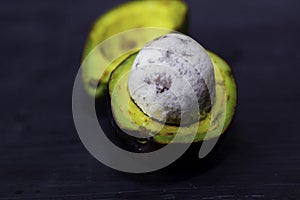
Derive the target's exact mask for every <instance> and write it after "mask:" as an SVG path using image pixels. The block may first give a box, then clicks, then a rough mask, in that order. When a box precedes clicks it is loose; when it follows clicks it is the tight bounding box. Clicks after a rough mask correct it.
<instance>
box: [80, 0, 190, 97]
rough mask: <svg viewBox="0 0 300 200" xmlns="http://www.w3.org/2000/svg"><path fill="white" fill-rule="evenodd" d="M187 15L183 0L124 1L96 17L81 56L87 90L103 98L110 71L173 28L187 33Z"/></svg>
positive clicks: (93, 95)
mask: <svg viewBox="0 0 300 200" xmlns="http://www.w3.org/2000/svg"><path fill="white" fill-rule="evenodd" d="M128 11H130V12H128ZM187 15H188V7H187V5H186V4H185V3H184V2H183V1H181V0H164V1H153V0H143V1H130V2H126V3H123V4H121V5H119V6H117V7H115V8H112V9H110V10H109V11H107V12H106V13H104V14H103V15H102V16H100V17H99V18H98V19H96V20H95V22H94V24H93V25H92V27H91V30H90V32H89V35H88V37H87V40H86V43H85V46H84V50H83V56H82V61H83V64H82V79H83V82H84V86H85V90H86V91H87V93H88V94H89V95H90V96H92V97H96V98H101V97H103V96H104V94H105V89H106V87H107V83H108V80H109V77H110V75H111V72H112V71H113V70H114V69H115V68H116V67H117V66H118V65H119V64H120V63H121V62H122V61H123V60H124V59H126V57H128V56H129V55H131V54H132V53H134V52H136V50H137V49H140V48H142V47H143V46H144V45H145V44H146V43H148V42H149V41H151V40H153V39H155V38H157V37H159V36H161V35H164V34H167V33H170V32H172V31H173V30H175V31H180V32H182V33H187ZM147 28H148V29H147ZM149 29H150V30H149ZM126 32H127V34H126ZM130 32H131V33H133V34H130ZM120 34H121V35H120ZM120 55H122V56H120ZM107 66H108V67H107Z"/></svg>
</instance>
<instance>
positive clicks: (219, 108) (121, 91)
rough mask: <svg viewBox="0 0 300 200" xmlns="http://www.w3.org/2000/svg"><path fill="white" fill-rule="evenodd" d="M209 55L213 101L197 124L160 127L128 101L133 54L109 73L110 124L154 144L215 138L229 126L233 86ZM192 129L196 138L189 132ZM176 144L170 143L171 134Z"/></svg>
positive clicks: (224, 68) (224, 69)
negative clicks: (214, 98) (213, 82)
mask: <svg viewBox="0 0 300 200" xmlns="http://www.w3.org/2000/svg"><path fill="white" fill-rule="evenodd" d="M207 53H208V55H209V56H210V58H211V60H212V63H213V66H214V70H215V80H216V101H215V103H214V104H213V106H212V109H211V110H210V111H208V113H206V114H205V116H204V117H203V118H201V120H200V121H199V122H197V123H194V124H190V125H187V126H185V127H181V131H180V132H178V129H179V128H178V127H177V126H175V125H166V124H161V123H159V122H158V121H155V120H153V119H151V118H150V117H148V116H147V115H146V114H144V113H143V112H142V111H141V110H140V109H139V107H138V106H137V105H136V104H135V103H134V102H133V101H132V99H131V98H130V95H129V93H128V88H127V82H128V77H129V72H130V69H131V66H132V64H133V62H134V59H135V57H136V55H137V53H135V54H133V55H131V56H129V57H128V58H127V59H125V60H124V61H123V62H122V63H121V64H120V65H119V66H117V68H116V69H115V70H114V71H113V72H112V74H111V76H110V79H109V84H108V96H109V101H110V102H109V103H110V109H111V113H112V116H111V117H112V118H113V119H112V121H113V122H114V124H115V125H116V126H117V127H118V129H120V130H122V131H123V132H124V133H128V132H131V133H134V134H135V135H138V136H139V135H140V137H145V136H146V137H150V138H151V141H152V142H154V143H157V144H162V145H164V144H169V143H187V142H189V141H191V137H193V138H192V141H193V142H200V141H203V140H209V139H213V138H216V137H219V136H220V135H221V134H223V133H224V132H225V130H226V129H227V128H228V127H229V125H230V123H231V121H232V119H233V116H234V113H235V107H236V101H237V92H236V83H235V80H234V77H233V74H232V72H231V69H230V67H229V65H228V64H227V63H226V62H225V61H224V60H222V59H221V58H220V57H219V56H217V55H216V54H214V53H212V52H209V51H207ZM195 130H196V132H197V133H196V136H195V135H193V134H192V133H193V131H194V132H195ZM176 134H178V137H176V138H177V139H176V141H174V140H173V139H174V137H175V135H176Z"/></svg>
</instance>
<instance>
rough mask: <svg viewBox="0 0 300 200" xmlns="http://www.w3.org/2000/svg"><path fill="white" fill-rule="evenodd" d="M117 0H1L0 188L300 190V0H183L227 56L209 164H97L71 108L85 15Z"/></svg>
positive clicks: (11, 194)
mask: <svg viewBox="0 0 300 200" xmlns="http://www.w3.org/2000/svg"><path fill="white" fill-rule="evenodd" d="M120 2H122V1H111V2H107V1H106V2H105V3H104V2H101V1H97V0H87V1H81V0H64V1H58V0H44V1H38V0H26V1H23V0H2V1H1V2H0V24H1V31H0V49H1V52H0V58H1V59H0V60H1V61H0V62H1V67H0V88H1V100H0V102H1V103H0V107H1V112H0V113H1V114H0V136H1V139H0V199H27V198H28V199H62V198H66V199H205V200H210V199H299V198H300V131H299V128H298V126H299V124H300V122H299V120H300V107H299V101H300V84H299V79H300V78H299V76H300V64H299V63H300V48H299V46H300V1H299V0H251V1H250V0H249V1H240V0H227V1H219V0H211V1H192V0H189V1H188V4H189V6H190V13H191V14H190V19H191V22H190V35H191V36H192V37H194V38H195V39H197V40H198V41H199V42H200V43H202V45H203V46H205V47H206V48H208V49H210V50H212V51H214V52H216V53H218V54H219V55H221V56H222V57H224V58H225V59H226V60H227V61H228V62H229V63H230V65H231V66H232V69H233V72H234V74H235V76H236V80H237V82H238V94H239V97H238V101H239V103H238V109H237V113H236V117H235V120H234V123H233V125H232V129H231V131H230V133H229V135H228V137H227V138H225V140H224V143H223V144H222V148H220V149H219V150H217V152H216V155H217V156H216V159H215V160H214V161H213V162H211V163H210V164H209V165H208V166H207V167H199V168H195V167H194V168H193V167H192V168H191V170H186V171H185V170H182V171H180V170H179V171H176V172H174V171H172V170H170V171H166V170H162V171H158V172H155V173H151V174H144V175H134V174H126V173H121V172H117V171H114V170H112V169H110V168H108V167H106V166H104V165H102V164H100V163H99V162H98V161H97V160H95V159H94V158H93V157H92V156H91V155H90V154H89V153H88V152H87V150H86V149H85V148H84V146H83V145H82V143H81V141H80V140H79V137H78V135H77V132H76V130H75V127H74V123H73V118H72V109H71V94H72V86H73V81H74V78H75V75H76V72H77V70H78V67H79V66H80V61H81V54H82V49H83V46H84V42H85V39H86V36H87V34H88V31H89V28H90V25H91V24H92V22H93V20H94V19H95V18H96V17H97V16H98V15H100V14H102V13H103V12H104V11H106V10H108V9H109V8H111V7H112V6H114V5H117V4H118V3H120Z"/></svg>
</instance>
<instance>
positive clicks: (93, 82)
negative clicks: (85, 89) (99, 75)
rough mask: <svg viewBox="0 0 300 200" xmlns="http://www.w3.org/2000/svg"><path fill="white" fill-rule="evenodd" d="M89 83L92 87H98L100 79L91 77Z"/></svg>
mask: <svg viewBox="0 0 300 200" xmlns="http://www.w3.org/2000/svg"><path fill="white" fill-rule="evenodd" d="M88 84H89V86H90V87H92V88H94V89H97V88H98V86H99V81H98V80H95V79H91V80H89V82H88Z"/></svg>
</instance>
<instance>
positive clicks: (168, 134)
mask: <svg viewBox="0 0 300 200" xmlns="http://www.w3.org/2000/svg"><path fill="white" fill-rule="evenodd" d="M166 135H167V136H173V135H174V134H173V133H170V132H169V133H166Z"/></svg>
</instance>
